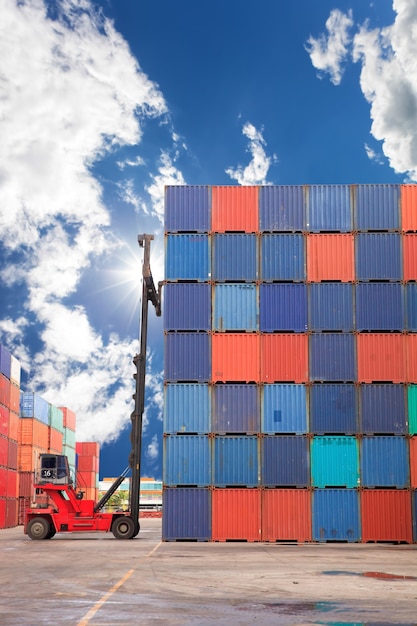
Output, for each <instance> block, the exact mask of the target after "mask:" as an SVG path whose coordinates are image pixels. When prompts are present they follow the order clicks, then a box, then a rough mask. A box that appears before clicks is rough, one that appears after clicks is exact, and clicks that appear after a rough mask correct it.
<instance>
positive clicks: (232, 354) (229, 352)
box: [212, 333, 260, 383]
mask: <svg viewBox="0 0 417 626" xmlns="http://www.w3.org/2000/svg"><path fill="white" fill-rule="evenodd" d="M259 380H260V336H259V335H257V334H253V333H219V334H214V335H213V336H212V381H213V382H226V381H230V382H246V383H248V382H255V383H258V382H259Z"/></svg>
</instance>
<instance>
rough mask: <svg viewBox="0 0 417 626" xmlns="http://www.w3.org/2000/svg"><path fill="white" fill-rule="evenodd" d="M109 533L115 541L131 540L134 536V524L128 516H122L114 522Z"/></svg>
mask: <svg viewBox="0 0 417 626" xmlns="http://www.w3.org/2000/svg"><path fill="white" fill-rule="evenodd" d="M111 531H112V533H113V535H114V536H115V537H116V539H133V537H134V536H135V522H134V521H133V519H132V518H131V517H129V516H128V515H122V516H121V517H118V518H116V519H115V520H114V522H113V524H112V526H111Z"/></svg>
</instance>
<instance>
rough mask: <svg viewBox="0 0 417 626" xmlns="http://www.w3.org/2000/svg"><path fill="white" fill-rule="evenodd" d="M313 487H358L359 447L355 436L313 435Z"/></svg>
mask: <svg viewBox="0 0 417 626" xmlns="http://www.w3.org/2000/svg"><path fill="white" fill-rule="evenodd" d="M311 485H312V486H313V487H320V488H324V487H349V488H354V487H359V485H360V480H359V447H358V441H357V439H355V437H345V436H340V437H313V439H312V441H311Z"/></svg>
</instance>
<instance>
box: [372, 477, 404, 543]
mask: <svg viewBox="0 0 417 626" xmlns="http://www.w3.org/2000/svg"><path fill="white" fill-rule="evenodd" d="M361 516H362V541H364V542H366V541H406V542H407V543H412V541H413V529H412V521H411V492H410V491H409V490H408V489H407V490H406V489H371V490H366V489H364V490H363V491H361Z"/></svg>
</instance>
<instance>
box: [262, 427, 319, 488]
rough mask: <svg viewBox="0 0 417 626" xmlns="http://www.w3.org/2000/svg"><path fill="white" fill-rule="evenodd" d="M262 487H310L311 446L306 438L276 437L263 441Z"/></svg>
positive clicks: (269, 437) (263, 439) (267, 437)
mask: <svg viewBox="0 0 417 626" xmlns="http://www.w3.org/2000/svg"><path fill="white" fill-rule="evenodd" d="M261 446H262V447H261V450H262V454H261V458H262V464H261V485H262V486H264V487H308V486H309V484H310V467H309V444H308V439H307V437H305V436H297V435H295V436H293V435H276V436H269V435H267V436H266V437H263V438H262V439H261Z"/></svg>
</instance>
